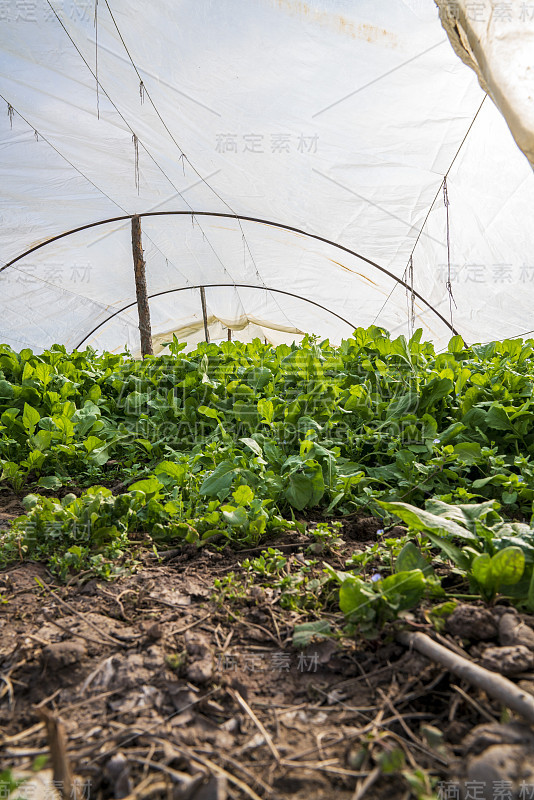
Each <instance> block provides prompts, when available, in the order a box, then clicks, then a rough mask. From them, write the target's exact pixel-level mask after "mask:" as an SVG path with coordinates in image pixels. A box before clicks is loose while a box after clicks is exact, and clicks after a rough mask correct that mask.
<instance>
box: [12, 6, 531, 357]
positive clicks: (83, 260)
mask: <svg viewBox="0 0 534 800" xmlns="http://www.w3.org/2000/svg"><path fill="white" fill-rule="evenodd" d="M477 6H479V7H485V9H486V11H485V13H491V6H490V4H489V2H486V3H478V4H477ZM95 12H96V13H95ZM533 16H534V15H533ZM0 20H1V22H0V37H1V44H2V47H1V51H2V54H1V61H0V95H1V97H2V98H3V99H2V101H0V102H3V104H4V108H3V110H2V109H0V111H2V113H0V154H1V155H0V173H1V174H0V180H1V186H2V192H1V200H0V202H1V209H0V215H1V225H0V269H1V270H2V271H0V341H4V342H7V343H8V344H11V345H12V346H13V347H14V348H16V349H21V348H23V347H31V348H32V349H34V350H37V351H39V350H42V349H43V348H45V347H47V346H49V345H51V344H52V343H54V342H60V343H63V344H65V345H66V346H67V347H68V348H75V347H85V346H88V345H90V346H92V347H95V348H97V349H102V348H106V349H109V350H113V351H120V350H122V349H123V348H124V347H125V346H127V347H128V348H129V349H130V351H131V352H132V353H134V354H136V353H138V352H139V347H140V344H139V331H138V318H137V309H136V295H135V283H134V274H133V263H132V247H131V232H130V221H129V219H123V220H119V221H116V222H111V223H109V222H108V223H105V224H103V225H99V226H97V227H89V228H86V229H84V230H81V231H78V232H75V233H72V234H71V235H68V236H65V237H63V238H60V239H58V240H56V241H52V242H50V243H49V244H46V245H45V246H43V247H41V248H39V249H37V250H34V251H33V252H31V253H29V254H27V255H25V256H24V257H22V258H19V259H18V260H17V261H15V262H14V263H13V264H11V265H10V266H5V265H7V264H9V262H11V261H12V260H13V259H16V258H17V257H18V256H20V255H21V254H23V253H25V251H27V250H28V249H30V248H32V247H33V246H35V245H37V244H40V243H42V242H45V241H46V240H48V239H51V238H53V237H55V236H57V235H58V234H61V233H63V232H67V231H70V230H72V229H76V228H78V227H82V226H87V225H89V224H91V223H95V222H99V221H102V220H106V219H110V218H116V217H125V216H129V215H132V214H148V213H151V214H154V213H155V212H177V211H180V212H184V213H182V214H180V215H167V216H162V215H160V216H156V215H153V216H144V217H142V219H141V223H142V230H143V247H144V253H145V259H146V279H147V286H148V293H149V296H150V311H151V318H152V329H153V334H154V342H155V345H156V349H157V348H158V347H161V346H162V345H163V343H164V342H165V341H167V340H168V338H169V337H170V335H171V333H172V332H176V335H177V336H178V337H179V338H180V339H182V340H184V341H187V342H188V343H189V345H191V344H194V343H195V342H198V341H200V340H201V339H203V338H204V321H203V315H202V307H201V299H200V289H199V287H200V286H205V287H206V289H205V297H206V315H207V323H208V326H209V329H210V334H211V337H212V338H214V339H224V338H226V335H227V331H228V329H229V328H230V329H232V335H233V337H234V338H240V339H243V340H250V339H251V338H253V337H254V336H260V337H262V338H264V339H266V340H267V341H271V342H273V343H278V342H282V341H284V342H291V341H299V340H300V338H301V337H302V335H303V334H304V333H306V332H309V333H315V334H318V335H319V336H321V337H329V338H330V340H331V341H332V342H334V343H337V342H339V341H340V340H341V339H342V338H344V337H347V336H350V334H351V333H352V331H353V329H354V328H355V327H357V326H367V325H370V324H373V323H374V324H377V325H381V326H383V327H385V328H388V329H389V330H391V331H392V333H393V334H394V335H398V334H401V333H402V334H405V335H409V334H410V333H411V332H412V330H414V329H415V328H418V327H422V328H423V332H424V336H425V337H428V338H431V339H432V340H434V341H435V343H436V344H437V346H438V347H443V346H445V344H446V343H447V341H448V339H449V338H450V336H451V329H452V328H454V329H455V330H457V331H458V332H459V333H460V334H461V335H462V336H463V337H464V338H465V340H466V341H467V342H468V343H471V342H474V341H486V340H490V339H495V338H502V337H508V336H518V335H521V334H523V333H525V332H528V331H530V330H531V329H533V328H534V322H533V319H532V312H531V307H532V304H533V300H534V259H533V252H532V241H533V234H532V226H531V223H530V220H531V217H532V209H533V208H534V176H533V174H532V170H531V168H530V166H529V163H528V161H527V159H526V158H525V156H524V155H523V154H522V153H521V151H520V150H519V149H518V147H517V145H516V143H515V142H514V139H513V137H512V134H511V133H510V131H509V129H508V127H507V125H506V122H505V121H504V119H503V118H502V116H501V115H500V113H499V111H498V110H497V108H496V107H495V106H494V104H493V102H492V101H491V99H490V98H486V97H485V94H484V92H483V91H482V89H481V88H480V86H479V84H478V81H477V78H476V76H475V74H474V73H473V72H472V71H471V70H470V69H469V68H468V67H467V66H466V65H465V64H463V63H462V62H461V60H460V59H459V58H458V56H457V55H456V54H455V53H454V52H453V49H452V47H451V45H450V43H449V41H448V38H447V35H446V33H445V31H444V30H443V28H442V26H441V24H440V20H439V15H438V10H437V8H436V6H435V4H434V2H433V0H383V1H382V2H381V3H376V1H375V0H359V2H357V3H355V2H354V0H328V1H327V0H317V2H313V1H312V2H308V3H306V2H301V1H300V0H255V2H250V0H224V2H213V0H182V1H181V2H179V3H177V2H171V0H153V2H151V3H149V4H147V3H140V2H138V0H128V1H127V0H99V2H98V4H97V5H95V2H93V0H91V1H89V0H50V2H48V0H35V2H26V1H24V2H22V0H2V2H1V4H0ZM522 24H523V25H524V26H525V30H529V31H531V30H532V28H533V26H534V20H532V19H528V18H525V20H524V21H523V23H522ZM444 178H446V181H445V187H444ZM444 188H446V197H447V202H448V205H447V206H446V203H445V195H444ZM192 212H194V213H192ZM223 215H226V216H223ZM234 215H238V216H239V217H240V219H236V218H235V217H234ZM447 216H448V226H447ZM246 218H249V219H246ZM250 218H254V219H250ZM291 228H293V229H296V230H290V229H291ZM447 234H448V237H447ZM447 238H448V239H449V246H448V245H447ZM2 265H4V267H5V268H3V269H2Z"/></svg>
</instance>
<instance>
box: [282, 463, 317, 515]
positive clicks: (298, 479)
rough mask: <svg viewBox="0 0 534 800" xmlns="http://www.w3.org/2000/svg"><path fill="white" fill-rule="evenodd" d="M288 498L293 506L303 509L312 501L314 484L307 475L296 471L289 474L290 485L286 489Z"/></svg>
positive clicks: (299, 509)
mask: <svg viewBox="0 0 534 800" xmlns="http://www.w3.org/2000/svg"><path fill="white" fill-rule="evenodd" d="M285 495H286V498H287V500H288V501H289V502H290V503H291V505H292V506H293V508H296V509H297V510H298V511H302V509H303V508H306V506H307V505H309V504H310V503H311V498H312V495H313V484H312V481H311V479H310V478H309V477H308V476H307V475H303V474H302V473H298V472H294V473H292V474H291V475H290V476H289V485H288V487H287V489H286V491H285Z"/></svg>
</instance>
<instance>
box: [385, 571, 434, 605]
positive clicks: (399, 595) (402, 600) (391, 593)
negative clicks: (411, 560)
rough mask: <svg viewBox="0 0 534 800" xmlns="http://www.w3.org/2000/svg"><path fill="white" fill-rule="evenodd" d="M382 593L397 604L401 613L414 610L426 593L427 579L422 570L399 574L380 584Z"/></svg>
mask: <svg viewBox="0 0 534 800" xmlns="http://www.w3.org/2000/svg"><path fill="white" fill-rule="evenodd" d="M380 591H381V593H382V594H383V595H384V596H385V597H387V598H388V600H389V601H390V602H392V603H394V604H395V606H396V608H397V609H398V610H399V611H403V610H405V609H408V608H413V606H415V605H417V603H418V602H419V600H420V599H421V598H422V596H423V595H424V593H425V578H424V575H423V573H422V572H421V570H420V569H413V570H410V571H409V572H397V573H396V574H395V575H389V576H388V577H387V578H384V580H383V581H381V583H380Z"/></svg>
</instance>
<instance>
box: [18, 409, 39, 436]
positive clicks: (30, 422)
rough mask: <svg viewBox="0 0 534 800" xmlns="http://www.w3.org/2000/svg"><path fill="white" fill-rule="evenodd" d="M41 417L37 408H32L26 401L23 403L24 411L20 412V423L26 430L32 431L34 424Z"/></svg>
mask: <svg viewBox="0 0 534 800" xmlns="http://www.w3.org/2000/svg"><path fill="white" fill-rule="evenodd" d="M40 419H41V415H40V414H39V412H38V411H37V409H35V408H32V406H30V405H28V403H24V411H23V413H22V423H23V425H24V427H25V428H26V430H27V431H30V432H33V430H34V428H35V426H36V425H37V423H38V422H39V420H40Z"/></svg>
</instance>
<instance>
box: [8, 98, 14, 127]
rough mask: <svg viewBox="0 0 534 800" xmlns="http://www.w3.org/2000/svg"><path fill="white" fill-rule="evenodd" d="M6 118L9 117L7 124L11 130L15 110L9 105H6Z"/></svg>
mask: <svg viewBox="0 0 534 800" xmlns="http://www.w3.org/2000/svg"><path fill="white" fill-rule="evenodd" d="M7 116H8V117H9V124H10V125H11V130H13V119H14V117H15V109H14V108H13V106H12V105H11V103H8V104H7Z"/></svg>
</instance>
